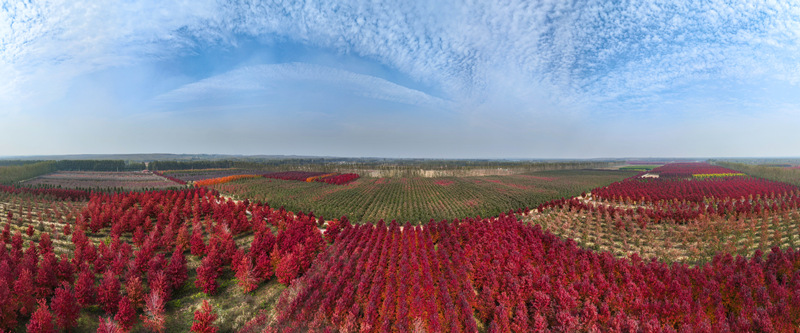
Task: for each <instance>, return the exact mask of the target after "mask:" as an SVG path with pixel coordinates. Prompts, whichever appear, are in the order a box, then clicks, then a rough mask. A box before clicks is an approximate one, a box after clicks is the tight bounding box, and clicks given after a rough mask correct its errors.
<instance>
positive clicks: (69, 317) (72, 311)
mask: <svg viewBox="0 0 800 333" xmlns="http://www.w3.org/2000/svg"><path fill="white" fill-rule="evenodd" d="M51 306H52V307H53V312H55V315H56V322H57V323H58V326H59V327H61V328H62V329H64V330H65V331H69V330H70V329H71V328H73V327H75V323H76V322H77V321H78V316H79V315H80V311H81V308H80V306H79V305H78V299H77V298H75V293H74V292H73V291H72V287H70V285H69V284H67V283H66V282H62V284H61V287H59V288H57V289H56V292H55V296H53V300H52V304H51Z"/></svg>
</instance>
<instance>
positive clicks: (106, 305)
mask: <svg viewBox="0 0 800 333" xmlns="http://www.w3.org/2000/svg"><path fill="white" fill-rule="evenodd" d="M119 290H120V283H119V279H117V277H116V276H114V273H113V272H111V271H110V270H109V271H106V273H105V274H104V275H103V281H102V282H101V283H100V287H99V288H97V302H98V303H99V304H100V306H101V307H102V308H103V311H105V312H106V313H107V314H113V313H116V312H117V305H119V299H120V295H119Z"/></svg>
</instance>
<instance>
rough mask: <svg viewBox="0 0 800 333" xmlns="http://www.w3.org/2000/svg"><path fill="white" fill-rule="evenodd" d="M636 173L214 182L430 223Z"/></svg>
mask: <svg viewBox="0 0 800 333" xmlns="http://www.w3.org/2000/svg"><path fill="white" fill-rule="evenodd" d="M635 174H636V173H635V172H624V171H593V170H570V171H544V172H536V173H530V174H525V175H513V176H486V177H443V178H360V179H358V180H356V181H354V182H352V183H349V184H347V185H341V186H330V185H328V184H322V183H317V182H311V183H308V182H297V181H286V180H277V179H263V178H251V179H246V180H239V181H233V182H230V183H225V184H219V185H215V186H213V188H214V189H216V190H218V191H220V192H222V193H223V194H225V195H230V196H233V197H235V198H239V199H250V200H257V201H262V202H266V203H268V204H269V205H270V206H272V207H281V206H283V207H285V208H286V209H288V210H291V211H304V212H309V211H313V212H314V214H315V215H317V216H324V217H329V218H334V217H337V218H338V217H340V216H347V217H348V218H349V219H350V220H351V221H361V222H369V221H371V222H377V221H378V220H381V219H383V220H385V221H387V222H389V221H391V220H397V221H402V222H405V221H410V222H412V223H415V224H416V223H419V222H427V221H429V220H430V219H433V220H436V221H439V220H452V219H454V218H464V217H474V216H478V215H480V216H496V215H498V214H499V213H501V212H507V211H509V210H517V209H520V208H525V207H536V206H537V205H539V204H541V203H544V202H547V201H549V200H553V199H557V198H561V197H571V196H574V195H578V194H580V193H581V192H582V191H586V190H588V189H591V188H594V187H597V186H602V185H606V184H609V183H611V182H614V181H617V180H621V179H623V178H625V177H630V176H632V175H635Z"/></svg>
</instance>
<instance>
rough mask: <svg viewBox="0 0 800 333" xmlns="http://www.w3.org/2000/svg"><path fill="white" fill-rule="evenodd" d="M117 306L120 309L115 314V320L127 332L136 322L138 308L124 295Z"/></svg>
mask: <svg viewBox="0 0 800 333" xmlns="http://www.w3.org/2000/svg"><path fill="white" fill-rule="evenodd" d="M117 308H118V310H117V314H116V315H115V316H114V320H116V321H117V322H118V323H119V326H120V328H122V330H123V331H126V332H127V331H129V330H130V329H131V327H133V324H134V323H136V309H134V308H133V305H131V301H130V299H128V297H122V299H120V300H119V305H118V306H117Z"/></svg>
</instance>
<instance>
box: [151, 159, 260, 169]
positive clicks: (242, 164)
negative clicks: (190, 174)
mask: <svg viewBox="0 0 800 333" xmlns="http://www.w3.org/2000/svg"><path fill="white" fill-rule="evenodd" d="M262 167H263V165H262V164H261V163H258V162H250V161H231V160H216V161H209V160H205V161H153V162H150V163H149V164H148V166H147V168H148V169H149V170H151V171H166V170H193V169H229V168H239V169H248V168H255V169H261V168H262Z"/></svg>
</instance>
